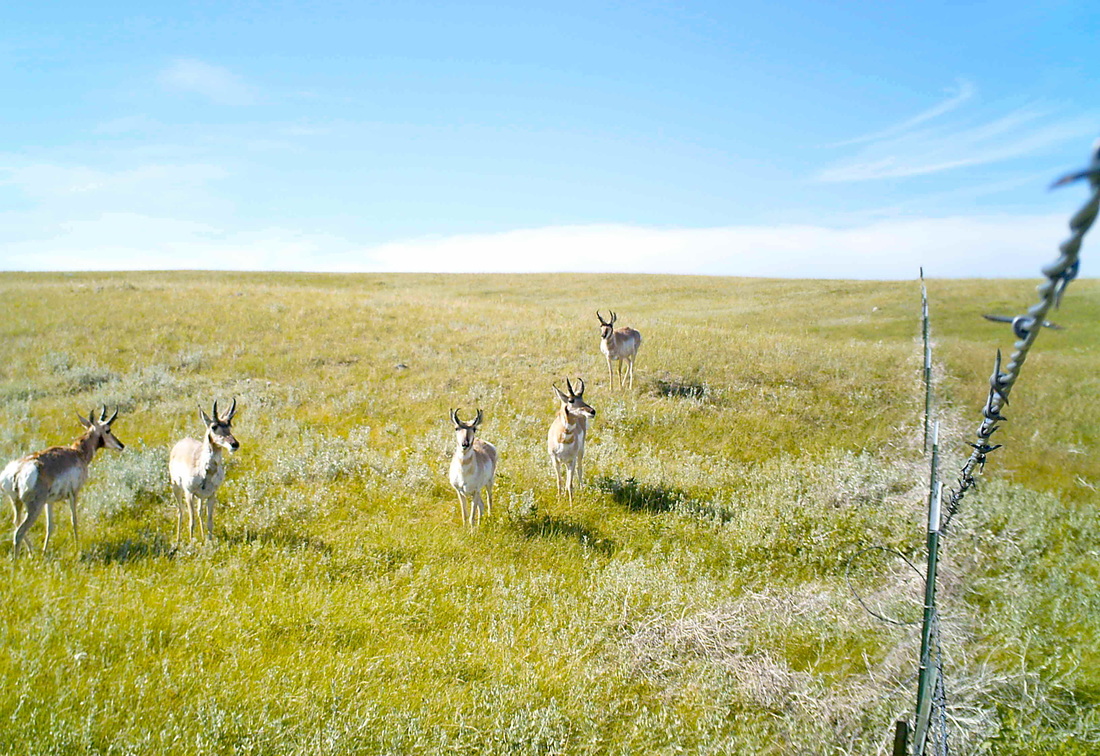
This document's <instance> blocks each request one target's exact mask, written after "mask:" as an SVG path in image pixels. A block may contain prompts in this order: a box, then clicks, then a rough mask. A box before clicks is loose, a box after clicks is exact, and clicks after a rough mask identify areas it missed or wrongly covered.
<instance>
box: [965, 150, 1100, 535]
mask: <svg viewBox="0 0 1100 756" xmlns="http://www.w3.org/2000/svg"><path fill="white" fill-rule="evenodd" d="M1079 179H1088V182H1089V186H1090V188H1091V190H1092V195H1091V196H1090V197H1089V199H1088V201H1087V202H1085V204H1084V205H1082V206H1081V209H1079V210H1078V211H1077V212H1076V213H1074V215H1073V217H1072V218H1070V221H1069V228H1070V236H1069V238H1068V239H1066V240H1065V241H1064V242H1062V243H1061V244H1060V245H1059V247H1058V250H1059V252H1060V254H1059V256H1058V259H1057V260H1055V261H1054V262H1052V263H1050V264H1049V265H1047V266H1046V267H1044V268H1043V269H1042V273H1043V275H1044V276H1046V278H1047V280H1046V281H1044V282H1043V283H1041V284H1040V285H1039V286H1038V287H1037V289H1036V291H1037V292H1038V294H1039V302H1038V303H1037V304H1034V305H1032V306H1031V307H1030V308H1029V309H1028V311H1027V313H1026V314H1024V315H1016V316H1014V317H1011V318H1008V319H1007V322H1010V323H1012V330H1013V333H1014V334H1015V336H1016V338H1017V341H1016V343H1015V344H1014V345H1013V347H1014V351H1013V352H1012V355H1011V356H1010V357H1009V358H1008V364H1007V365H1004V368H1003V370H1002V364H1001V362H1002V358H1001V351H1000V350H999V349H998V350H997V357H996V360H995V361H994V363H993V374H992V375H991V376H990V377H989V397H988V398H987V399H986V402H985V407H983V408H982V422H981V424H980V425H979V426H978V430H977V433H976V435H977V443H971V444H970V446H971V448H973V451H972V452H971V453H970V457H969V458H968V459H967V460H966V463H965V464H963V466H962V470H961V471H960V473H959V478H958V480H957V481H956V487H955V488H952V489H951V490H950V492H949V495H948V497H947V501H946V504H945V507H944V510H945V516H944V520H943V528H944V529H946V528H947V525H948V523H950V522H951V518H953V517H954V516H955V514H956V513H957V512H958V511H959V505H960V504H961V502H962V499H963V497H964V496H966V493H967V491H969V490H970V488H971V487H972V486H973V485H974V483H975V482H976V481H975V477H974V476H975V474H981V473H982V471H983V470H984V468H985V463H986V458H987V456H988V455H989V454H990V453H991V452H994V451H996V450H997V449H999V448H1001V445H1000V444H992V443H991V442H990V439H991V438H992V436H993V434H994V433H996V432H997V430H998V428H1000V425H999V424H1000V423H1002V422H1004V421H1005V417H1004V414H1002V410H1003V409H1004V408H1005V407H1006V406H1007V405H1008V395H1009V394H1010V393H1011V392H1012V387H1013V385H1015V383H1016V379H1017V378H1018V377H1019V375H1020V369H1021V368H1022V367H1023V365H1024V360H1026V359H1027V354H1028V351H1029V350H1030V349H1031V346H1032V344H1034V343H1035V340H1036V339H1037V338H1038V337H1039V333H1040V331H1042V330H1043V329H1042V327H1043V326H1047V327H1051V326H1053V324H1048V321H1047V320H1046V316H1047V313H1048V312H1049V311H1050V310H1051V309H1052V308H1053V309H1057V308H1058V306H1059V305H1060V304H1061V302H1062V295H1063V294H1064V293H1065V290H1066V287H1067V286H1068V285H1069V284H1070V282H1071V281H1073V279H1075V278H1076V277H1077V273H1078V271H1079V270H1080V266H1081V261H1080V259H1079V253H1080V251H1081V241H1082V239H1084V237H1085V234H1086V233H1087V232H1088V230H1089V228H1091V227H1092V223H1093V221H1095V220H1096V215H1097V210H1098V209H1100V142H1098V143H1097V144H1096V145H1094V146H1093V152H1092V162H1091V163H1090V165H1089V166H1088V167H1087V168H1085V169H1084V170H1082V171H1075V172H1073V173H1070V174H1067V175H1065V176H1063V177H1062V178H1060V179H1058V180H1057V181H1055V182H1054V184H1053V185H1052V187H1051V188H1054V187H1058V186H1064V185H1066V184H1069V183H1072V182H1074V181H1077V180H1079ZM995 319H997V320H1002V318H1001V317H999V316H995Z"/></svg>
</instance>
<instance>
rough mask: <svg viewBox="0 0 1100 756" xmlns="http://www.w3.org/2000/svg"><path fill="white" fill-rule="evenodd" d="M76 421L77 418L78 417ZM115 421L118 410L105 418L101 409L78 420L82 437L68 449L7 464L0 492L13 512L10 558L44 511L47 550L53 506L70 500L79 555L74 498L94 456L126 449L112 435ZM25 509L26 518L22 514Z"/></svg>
mask: <svg viewBox="0 0 1100 756" xmlns="http://www.w3.org/2000/svg"><path fill="white" fill-rule="evenodd" d="M78 417H79V416H78ZM117 417H118V410H115V413H114V414H113V415H111V416H110V417H107V408H106V407H104V408H103V410H102V412H100V414H99V420H96V419H95V412H94V411H93V412H91V413H89V414H88V417H87V418H83V417H81V418H80V424H81V425H83V426H84V434H83V435H81V436H80V438H78V439H77V440H76V441H74V442H73V443H72V444H71V445H69V446H51V447H50V448H49V449H43V450H42V451H40V452H35V453H34V454H28V455H27V456H25V457H20V458H19V459H17V460H14V461H12V462H9V463H8V465H7V467H5V468H4V471H3V472H2V473H0V491H3V492H4V493H5V494H7V495H8V498H9V499H11V506H12V509H14V510H15V513H14V514H15V536H14V537H13V544H14V547H15V548H14V549H13V554H14V555H15V556H19V546H20V544H22V543H23V541H25V540H26V539H27V531H29V530H30V529H31V526H32V525H34V521H35V520H37V519H38V515H39V514H41V513H42V510H43V509H45V510H46V541H45V543H43V544H42V553H43V554H45V553H46V549H48V548H49V546H50V534H51V533H53V503H54V502H55V501H61V500H62V499H68V500H69V512H70V513H71V514H72V521H73V541H74V543H76V553H77V554H79V553H80V533H79V531H78V529H77V517H76V497H77V494H79V493H80V489H81V487H82V486H83V485H84V482H85V481H86V480H87V479H88V465H89V464H91V461H92V458H93V457H95V453H96V452H97V451H99V449H101V448H102V447H104V446H106V447H108V448H111V449H117V450H119V451H122V450H123V449H124V448H126V447H125V445H124V444H123V443H122V442H121V441H119V440H118V439H117V438H115V437H114V435H113V434H112V433H111V423H113V422H114V421H115V418H117ZM24 508H26V514H24V512H23V510H24Z"/></svg>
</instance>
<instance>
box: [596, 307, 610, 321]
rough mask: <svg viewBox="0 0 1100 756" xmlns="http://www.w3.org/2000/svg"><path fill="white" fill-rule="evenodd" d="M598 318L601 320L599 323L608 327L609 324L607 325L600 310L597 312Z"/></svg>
mask: <svg viewBox="0 0 1100 756" xmlns="http://www.w3.org/2000/svg"><path fill="white" fill-rule="evenodd" d="M596 317H597V318H598V319H599V321H600V325H608V324H607V323H606V322H605V321H604V319H603V315H601V314H600V311H599V310H596Z"/></svg>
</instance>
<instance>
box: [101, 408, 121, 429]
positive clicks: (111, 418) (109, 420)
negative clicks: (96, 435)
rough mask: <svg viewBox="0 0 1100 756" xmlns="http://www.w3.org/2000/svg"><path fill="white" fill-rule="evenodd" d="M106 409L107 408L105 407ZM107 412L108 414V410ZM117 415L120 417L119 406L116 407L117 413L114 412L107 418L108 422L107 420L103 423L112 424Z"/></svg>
mask: <svg viewBox="0 0 1100 756" xmlns="http://www.w3.org/2000/svg"><path fill="white" fill-rule="evenodd" d="M104 410H106V408H104ZM105 414H106V412H105ZM116 417H118V407H115V414H113V415H111V416H110V417H109V418H107V422H105V423H103V424H104V425H110V424H111V423H113V422H114V421H115V418H116Z"/></svg>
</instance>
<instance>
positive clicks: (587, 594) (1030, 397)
mask: <svg viewBox="0 0 1100 756" xmlns="http://www.w3.org/2000/svg"><path fill="white" fill-rule="evenodd" d="M1034 285H1035V282H1033V281H1030V282H1029V281H1023V282H1019V281H994V282H990V281H930V282H929V291H930V296H931V309H932V314H933V331H934V337H935V341H936V352H935V358H936V370H935V372H936V377H937V394H938V397H939V399H940V401H939V407H938V415H939V417H940V418H941V419H942V421H943V423H944V426H943V432H942V436H943V439H944V449H945V457H946V464H947V465H948V467H949V469H950V468H952V467H957V466H958V465H959V464H961V462H962V460H963V459H964V458H965V456H966V453H967V452H968V451H969V449H968V448H967V447H966V443H967V442H968V441H970V440H972V435H973V431H974V429H975V428H976V427H977V425H978V421H979V420H980V414H979V411H980V408H981V406H982V403H983V402H984V399H985V394H986V391H987V387H988V382H987V381H988V376H989V373H990V371H991V370H992V363H993V353H994V351H995V349H996V348H997V347H998V346H1000V347H1002V348H1004V349H1006V350H1008V349H1010V348H1011V337H1010V334H1009V331H1008V328H1007V327H1005V326H1001V327H999V326H997V325H994V324H991V323H987V322H986V321H984V320H982V319H981V317H980V315H981V313H983V312H995V311H999V312H1018V311H1022V310H1023V309H1024V308H1025V307H1026V306H1027V305H1029V304H1031V303H1032V302H1033V301H1034ZM0 297H2V301H3V302H4V312H5V317H4V318H3V319H2V320H0V455H3V459H4V460H6V459H11V458H14V457H16V456H18V455H20V454H23V453H25V452H27V451H31V450H34V449H38V448H42V447H44V446H46V445H49V444H56V443H67V442H68V441H70V440H71V439H72V438H73V437H74V436H75V434H76V433H77V432H78V431H79V428H78V426H77V423H76V419H75V417H74V412H80V411H82V412H84V413H87V411H88V410H89V409H91V408H92V407H93V406H98V405H100V404H107V405H108V406H111V407H114V406H118V407H120V409H121V412H120V416H119V420H118V421H117V422H116V424H115V426H114V429H115V432H116V435H117V436H118V437H119V438H120V439H121V440H122V441H124V442H125V443H126V444H127V448H126V450H125V451H124V452H122V453H117V454H116V453H113V452H110V451H104V452H100V454H99V456H98V457H97V459H96V461H95V462H94V463H93V467H92V474H91V481H90V482H89V484H88V486H87V487H86V488H85V491H84V494H83V496H82V499H81V507H82V510H83V513H84V518H83V522H82V535H83V542H82V544H81V551H80V554H79V556H78V555H77V554H76V553H75V552H74V548H73V543H72V535H71V530H70V529H69V527H68V524H67V522H66V521H65V520H66V518H65V517H60V518H59V519H60V522H59V525H58V528H57V531H56V534H55V535H56V537H55V540H54V543H53V544H52V547H53V548H52V553H51V554H50V555H49V556H48V557H46V558H43V557H42V556H41V555H39V554H34V555H31V556H30V557H28V558H21V559H20V560H19V561H18V562H14V563H13V562H12V561H11V559H10V549H11V546H10V538H5V541H4V543H3V544H2V545H0V556H6V557H8V559H7V561H8V566H7V567H5V568H4V569H5V570H7V571H8V572H9V580H8V583H7V587H6V589H5V590H4V591H3V594H2V596H3V597H2V599H0V601H2V604H0V606H2V608H0V691H2V692H3V694H2V695H0V752H4V753H9V752H10V753H58V754H69V753H78V754H79V753H117V754H128V753H135V754H137V753H188V754H193V753H200V754H207V753H210V754H222V753H224V754H268V753H309V754H353V753H361V754H375V753H386V754H422V753H423V754H427V753H444V752H446V753H468V754H485V753H517V754H559V753H560V754H605V753H606V754H636V753H656V754H663V753H669V754H671V753H701V754H709V753H713V754H726V753H775V754H791V753H812V754H847V753H858V754H864V753H866V754H875V753H887V752H889V743H890V738H891V733H892V728H893V722H894V720H895V719H896V718H898V717H901V716H908V715H910V714H911V711H912V708H913V705H914V701H913V697H914V692H915V687H916V685H915V678H914V677H913V676H914V674H915V671H916V657H917V651H918V647H919V636H918V631H917V629H916V628H915V627H912V626H907V627H897V626H893V625H886V624H882V623H879V622H877V621H875V620H873V619H872V618H871V617H869V616H868V615H867V614H866V613H865V612H864V611H863V609H861V608H860V606H859V605H858V603H857V602H856V600H855V599H854V598H853V597H852V596H851V594H850V592H849V589H848V583H847V581H846V578H845V572H846V565H847V563H848V559H849V557H850V556H851V555H852V554H854V553H855V552H856V551H858V550H859V549H861V548H863V547H865V546H869V545H882V546H886V547H890V548H893V549H897V550H900V551H902V552H903V553H905V554H908V555H910V557H911V558H912V559H913V560H914V561H916V562H917V563H918V564H920V563H921V561H922V559H923V551H922V547H923V540H924V533H923V529H924V527H923V522H924V515H923V508H924V503H925V498H926V486H927V465H926V462H925V460H924V457H923V455H922V453H921V450H920V449H919V445H920V439H921V433H920V413H921V411H922V407H923V395H922V389H921V385H920V373H921V364H922V363H921V351H920V344H919V322H918V320H917V317H918V313H919V304H920V303H919V291H918V287H917V285H916V284H914V283H906V282H901V283H882V282H824V281H768V280H743V279H721V278H694V277H667V276H630V277H614V278H612V277H607V276H577V275H570V276H561V275H546V276H442V275H403V276H398V275H347V276H336V275H304V274H295V275H291V274H213V273H171V274H164V273H141V274H138V273H132V274H131V273H127V274H75V275H65V274H3V275H0ZM609 306H611V307H613V308H614V309H615V310H616V312H618V313H619V315H620V322H621V323H623V324H626V325H630V326H632V327H635V328H637V329H639V330H640V331H641V332H642V334H643V336H644V343H643V347H642V349H641V352H640V354H639V358H638V363H637V371H636V385H635V390H634V392H633V393H627V392H612V391H610V390H609V389H608V384H607V374H606V366H605V364H604V362H603V358H602V356H601V355H600V353H599V350H598V346H599V343H598V324H597V323H596V318H595V310H596V308H597V307H600V308H602V309H607V307H609ZM1055 319H1056V320H1057V321H1058V322H1059V323H1061V324H1063V325H1066V326H1067V327H1068V328H1067V330H1065V331H1062V332H1051V333H1044V334H1043V337H1042V338H1041V339H1040V340H1039V342H1038V345H1037V346H1036V348H1035V350H1034V351H1033V353H1032V355H1031V357H1030V358H1029V360H1028V363H1027V365H1026V366H1025V370H1024V373H1023V376H1022V377H1021V379H1020V381H1019V382H1018V384H1017V386H1016V388H1015V389H1014V391H1013V394H1012V403H1011V405H1010V406H1009V407H1008V408H1007V411H1006V415H1007V417H1008V419H1009V421H1008V422H1007V423H1006V424H1005V427H1004V429H1003V430H1002V431H1000V432H999V433H998V436H999V438H998V441H1000V442H1001V443H1004V444H1005V448H1004V449H1002V450H999V451H997V452H996V453H994V454H992V455H991V456H990V461H989V466H988V468H987V471H986V475H985V480H984V482H983V484H982V485H981V486H980V487H979V489H978V490H977V491H976V492H975V493H973V494H971V495H969V496H968V497H967V498H966V499H965V501H964V508H963V510H962V512H961V513H960V515H959V516H958V518H957V519H956V520H955V523H954V524H953V530H952V532H951V534H950V536H949V538H948V539H947V540H946V542H945V544H944V547H943V548H944V556H945V560H946V561H945V563H944V564H943V565H942V567H941V570H942V576H943V584H942V588H941V594H940V595H941V601H942V606H943V612H944V653H945V656H946V659H947V668H946V670H945V672H946V676H947V685H948V693H949V698H950V701H951V704H952V708H951V717H952V741H951V742H952V749H953V750H952V752H953V753H984V752H989V751H990V750H992V752H997V753H1012V754H1038V753H1044V754H1045V753H1051V754H1054V753H1064V754H1078V753H1080V754H1084V753H1089V752H1094V749H1096V748H1097V747H1100V746H1098V743H1100V712H1098V711H1097V708H1096V706H1097V702H1098V701H1100V658H1098V652H1097V649H1098V648H1100V632H1098V631H1100V590H1098V588H1100V586H1098V583H1100V570H1098V569H1097V566H1096V565H1097V563H1098V562H1097V558H1096V557H1097V543H1098V541H1100V523H1098V521H1097V518H1096V516H1095V505H1096V501H1097V499H1096V488H1095V487H1096V485H1098V484H1100V459H1098V456H1097V454H1096V451H1097V440H1098V433H1100V402H1097V401H1096V397H1097V396H1098V395H1100V350H1098V349H1097V346H1096V345H1097V344H1098V343H1100V283H1098V282H1096V281H1093V280H1087V281H1079V282H1076V283H1075V284H1074V285H1073V287H1071V288H1070V290H1069V293H1068V294H1067V297H1066V299H1065V302H1064V303H1063V306H1062V309H1061V311H1059V312H1058V313H1057V317H1056V318H1055ZM567 376H568V377H571V378H572V377H575V376H582V377H584V378H585V380H586V382H587V384H588V391H587V392H586V395H585V398H586V400H588V401H589V403H591V404H592V405H593V406H594V407H595V408H596V410H597V413H598V414H597V417H596V419H595V421H594V422H593V423H592V424H591V426H590V428H591V429H590V434H589V440H588V451H587V455H586V462H585V468H586V474H587V481H586V486H585V487H584V488H583V489H582V490H581V491H580V493H579V495H578V496H577V498H576V501H575V503H574V504H573V505H572V506H570V505H569V504H568V502H567V501H565V500H559V499H558V498H557V497H556V496H555V491H554V483H553V478H552V475H551V471H550V465H549V461H548V459H547V457H546V451H545V434H546V429H547V427H548V426H549V423H550V421H551V418H552V415H553V412H554V410H555V400H554V397H553V392H552V390H551V388H550V385H551V383H552V382H555V381H557V382H559V383H560V382H561V381H562V380H563V379H564V378H565V377H567ZM233 396H236V397H237V398H238V405H239V412H238V414H237V417H236V418H235V420H234V431H235V434H236V436H237V438H238V439H239V440H240V441H241V444H242V448H241V450H240V452H239V453H238V454H237V455H235V456H234V457H233V458H232V459H231V461H230V469H229V473H228V476H227V479H226V482H225V484H224V486H223V488H222V490H221V492H220V501H221V506H220V508H219V510H218V513H217V523H216V528H215V530H216V532H217V542H216V544H215V545H214V546H212V547H203V546H198V545H196V546H194V547H191V548H185V549H183V550H180V551H178V552H176V551H174V550H173V549H172V538H173V536H174V532H175V507H174V505H173V504H172V502H171V501H170V499H169V492H168V487H167V450H168V449H169V448H170V447H171V445H172V444H173V443H174V442H175V441H176V440H178V439H179V438H181V437H183V436H184V435H188V434H190V435H197V434H198V433H199V432H200V431H201V428H200V426H199V421H198V407H199V405H202V406H203V407H204V408H207V409H208V408H209V405H210V402H211V401H212V400H213V399H214V398H220V399H222V400H223V401H226V400H228V399H229V398H230V397H233ZM453 407H459V408H461V409H463V410H464V412H465V413H470V412H472V411H473V409H474V408H476V407H481V408H482V409H483V410H484V411H485V421H484V423H483V429H482V435H483V436H484V438H486V439H487V440H489V441H492V442H493V443H494V444H495V445H496V446H497V448H498V450H499V452H500V458H501V461H500V467H499V472H498V478H497V486H496V489H495V494H496V506H495V508H494V511H493V514H492V517H491V518H490V520H489V521H488V522H487V523H485V524H484V525H483V526H482V527H481V528H480V529H479V530H477V531H476V532H469V531H467V530H464V529H463V528H462V526H461V525H460V523H459V518H458V512H457V510H458V508H457V500H456V497H455V496H454V493H453V492H452V491H451V489H450V486H449V484H448V483H447V480H446V469H447V465H448V460H449V457H450V453H451V451H452V447H453V443H454V442H453V434H452V430H451V427H450V424H449V421H448V413H449V410H450V409H451V408H453ZM59 511H63V508H61V509H60V510H59ZM42 529H43V526H42V525H41V524H39V525H38V526H36V528H35V531H34V535H35V536H36V538H35V543H36V545H40V544H41V541H42ZM874 554H875V555H872V556H869V557H868V558H865V559H860V560H859V561H858V562H857V563H856V564H854V565H853V566H852V569H851V571H850V572H851V577H852V580H853V582H854V583H855V585H856V586H857V587H858V588H859V590H860V592H861V594H862V595H864V597H865V599H866V600H867V601H868V602H869V603H871V604H873V605H874V606H875V607H877V608H879V609H881V610H883V611H884V612H887V613H891V614H892V615H893V616H899V617H903V618H907V619H908V618H912V617H913V616H916V615H917V614H919V585H918V581H917V580H916V578H915V576H914V575H913V574H912V571H911V570H910V569H909V568H908V567H906V566H905V565H904V563H903V562H901V560H899V559H893V558H890V557H888V556H886V555H885V554H884V552H875V553H874ZM1090 749H1091V750H1090Z"/></svg>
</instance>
